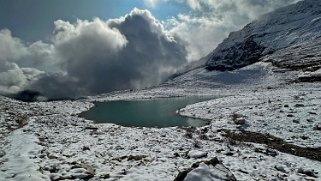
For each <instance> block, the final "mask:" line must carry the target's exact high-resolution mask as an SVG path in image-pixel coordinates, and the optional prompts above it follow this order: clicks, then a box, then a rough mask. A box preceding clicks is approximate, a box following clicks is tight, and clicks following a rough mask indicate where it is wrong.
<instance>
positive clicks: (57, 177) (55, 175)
mask: <svg viewBox="0 0 321 181" xmlns="http://www.w3.org/2000/svg"><path fill="white" fill-rule="evenodd" d="M49 177H50V180H52V181H56V180H61V175H60V174H58V173H51V174H50V176H49Z"/></svg>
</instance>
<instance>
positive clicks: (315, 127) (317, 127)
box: [0, 124, 321, 157]
mask: <svg viewBox="0 0 321 181" xmlns="http://www.w3.org/2000/svg"><path fill="white" fill-rule="evenodd" d="M313 130H316V131H321V125H319V124H316V125H315V126H314V127H313ZM0 157H1V156H0Z"/></svg>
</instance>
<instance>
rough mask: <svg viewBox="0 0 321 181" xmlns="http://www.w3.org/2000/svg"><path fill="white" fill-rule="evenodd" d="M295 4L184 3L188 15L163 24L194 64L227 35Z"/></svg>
mask: <svg viewBox="0 0 321 181" xmlns="http://www.w3.org/2000/svg"><path fill="white" fill-rule="evenodd" d="M297 1H298V0H283V1H280V0H224V1H222V0H186V1H185V3H186V4H187V5H188V6H189V7H190V8H191V10H192V12H191V13H188V14H180V15H179V16H178V17H176V18H172V19H170V20H168V21H167V22H166V25H167V26H168V27H170V28H171V33H173V34H174V35H175V36H177V37H179V38H180V39H182V40H183V41H184V42H185V43H186V46H187V49H188V55H187V58H188V60H190V61H191V60H198V59H199V58H201V57H203V56H206V55H207V54H208V53H209V52H210V51H212V50H213V49H214V48H215V47H216V46H217V45H218V44H219V43H220V42H222V41H223V39H224V38H226V37H227V36H228V34H229V33H230V32H231V31H236V30H239V29H241V28H242V27H243V26H244V25H245V24H247V23H249V22H251V21H252V20H253V19H256V18H258V17H259V16H260V15H262V14H265V13H268V12H270V11H272V10H274V9H277V8H280V7H282V6H286V5H289V4H292V3H295V2H297Z"/></svg>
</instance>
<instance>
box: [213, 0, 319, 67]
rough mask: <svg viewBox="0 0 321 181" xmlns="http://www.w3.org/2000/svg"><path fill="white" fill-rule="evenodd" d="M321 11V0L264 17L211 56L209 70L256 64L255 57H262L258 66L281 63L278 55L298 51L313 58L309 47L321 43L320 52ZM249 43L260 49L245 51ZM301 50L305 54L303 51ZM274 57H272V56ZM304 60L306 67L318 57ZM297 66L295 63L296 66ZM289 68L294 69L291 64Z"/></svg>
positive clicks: (237, 34)
mask: <svg viewBox="0 0 321 181" xmlns="http://www.w3.org/2000/svg"><path fill="white" fill-rule="evenodd" d="M320 8H321V1H320V0H305V1H301V2H298V3H297V4H294V5H290V6H288V7H284V8H281V9H279V10H276V11H274V12H271V13H269V14H266V15H264V16H262V17H261V18H259V19H257V20H256V21H254V22H252V23H250V24H248V25H247V26H245V27H244V28H243V29H242V30H240V31H237V32H233V33H231V34H230V35H229V37H228V38H227V39H225V40H224V41H223V42H222V43H221V44H220V45H219V46H218V47H217V48H216V49H215V50H214V51H213V52H212V53H211V54H210V55H209V59H208V62H207V65H208V66H209V67H217V66H223V67H233V66H237V65H242V66H246V65H249V64H252V63H253V62H252V59H251V56H253V54H255V53H259V54H260V55H259V56H258V57H257V58H256V62H257V61H260V60H263V59H268V60H270V61H274V62H276V63H278V62H279V61H280V60H282V59H276V57H274V54H275V53H276V54H277V53H278V50H281V51H282V49H295V50H296V51H295V52H294V53H301V52H304V53H303V54H305V53H306V55H309V51H308V50H306V49H305V47H306V44H309V43H311V42H313V41H315V42H317V43H316V44H315V45H316V46H317V47H318V48H319V49H320V34H321V21H320V17H321V11H320ZM249 40H251V41H252V40H253V41H254V42H255V43H256V44H257V47H256V48H255V47H254V46H250V47H249V48H246V47H244V46H243V43H244V42H247V41H249ZM258 47H260V48H264V51H263V52H262V53H260V51H259V49H260V48H258ZM251 48H255V49H257V51H254V52H252V53H251V54H247V52H249V51H253V50H251ZM300 49H302V50H304V51H300ZM288 52H289V51H283V53H285V55H286V56H292V55H291V54H289V53H288ZM271 53H272V55H269V54H271ZM312 55H318V54H312ZM266 57H269V58H266ZM302 59H304V62H305V63H306V64H308V62H309V61H314V57H310V56H303V57H302V58H301V61H302ZM298 60H300V59H298ZM294 62H295V61H292V64H293V63H294ZM288 66H293V65H291V63H290V62H289V64H288Z"/></svg>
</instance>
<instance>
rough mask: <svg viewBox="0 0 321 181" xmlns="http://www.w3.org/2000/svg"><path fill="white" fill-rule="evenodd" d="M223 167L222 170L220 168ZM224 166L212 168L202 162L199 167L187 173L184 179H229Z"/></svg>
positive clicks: (198, 180)
mask: <svg viewBox="0 0 321 181" xmlns="http://www.w3.org/2000/svg"><path fill="white" fill-rule="evenodd" d="M220 169H221V170H220ZM226 174H227V173H226V169H224V168H215V169H214V168H210V166H208V165H206V164H205V163H201V164H200V165H199V167H198V168H196V169H194V170H193V171H191V172H190V173H188V174H187V176H186V178H185V179H184V181H215V180H228V177H227V175H226Z"/></svg>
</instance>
